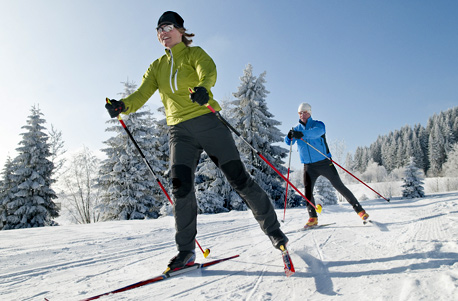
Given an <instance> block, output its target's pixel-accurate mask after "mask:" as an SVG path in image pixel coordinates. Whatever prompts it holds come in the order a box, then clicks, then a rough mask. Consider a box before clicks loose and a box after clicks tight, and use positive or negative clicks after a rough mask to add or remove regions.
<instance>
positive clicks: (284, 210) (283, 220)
mask: <svg viewBox="0 0 458 301" xmlns="http://www.w3.org/2000/svg"><path fill="white" fill-rule="evenodd" d="M292 150H293V144H292V143H291V144H290V145H289V159H288V175H287V176H286V178H287V179H288V181H289V169H290V167H291V151H292ZM287 199H288V182H286V189H285V208H284V209H283V219H282V220H281V221H282V222H285V219H286V218H285V216H286V200H287Z"/></svg>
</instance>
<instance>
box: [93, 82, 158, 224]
mask: <svg viewBox="0 0 458 301" xmlns="http://www.w3.org/2000/svg"><path fill="white" fill-rule="evenodd" d="M124 88H125V90H124V93H121V94H122V96H123V97H125V96H127V95H129V94H130V93H132V91H134V90H135V88H136V85H135V84H133V83H129V82H126V83H124ZM123 120H124V123H125V124H126V126H127V128H128V129H129V131H130V132H131V134H132V136H133V137H134V138H135V140H136V142H137V143H138V145H139V146H140V148H141V149H142V152H143V154H144V155H145V157H146V159H147V161H148V162H149V164H150V165H151V167H152V169H153V171H154V172H155V174H156V172H159V171H161V170H163V165H164V162H162V161H161V160H160V159H158V156H157V155H158V153H157V147H158V141H157V140H158V139H157V132H156V127H155V125H154V123H155V122H156V120H155V119H154V118H153V114H152V112H151V111H150V110H149V108H148V107H146V106H145V107H143V108H142V109H140V110H139V111H137V112H136V113H132V114H129V115H128V116H126V117H124V119H123ZM107 123H108V124H113V126H110V127H108V128H107V131H109V132H114V133H115V134H116V136H114V137H111V138H109V139H108V140H107V141H105V142H104V143H105V144H106V145H108V146H109V147H107V148H105V149H103V150H102V151H103V152H105V154H106V155H107V157H108V158H107V159H105V160H104V161H103V162H102V163H101V168H100V180H99V182H98V187H100V188H101V189H102V190H104V191H105V193H104V194H103V195H102V198H101V204H100V206H99V209H100V210H101V213H102V218H103V219H104V220H118V219H121V220H127V219H144V218H157V217H158V216H159V211H160V208H161V207H162V204H163V202H164V199H165V197H164V195H163V193H162V190H161V188H160V187H159V186H158V185H157V182H156V181H155V180H154V178H153V176H152V175H151V173H150V171H149V169H148V167H147V165H146V164H145V162H144V161H143V159H142V157H141V156H140V154H139V153H138V151H137V149H136V147H135V145H134V144H133V143H132V141H130V138H129V137H128V135H127V134H126V133H125V131H124V129H123V128H122V127H121V126H120V125H119V124H118V121H117V120H114V119H111V120H109V121H107ZM157 176H158V177H160V176H159V175H157ZM160 180H161V182H162V179H160Z"/></svg>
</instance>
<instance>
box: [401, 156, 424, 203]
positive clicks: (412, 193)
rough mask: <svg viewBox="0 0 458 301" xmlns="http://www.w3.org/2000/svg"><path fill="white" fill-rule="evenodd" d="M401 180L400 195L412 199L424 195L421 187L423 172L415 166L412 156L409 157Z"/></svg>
mask: <svg viewBox="0 0 458 301" xmlns="http://www.w3.org/2000/svg"><path fill="white" fill-rule="evenodd" d="M403 181H404V184H403V185H402V187H403V190H402V197H404V198H408V199H413V198H422V197H424V196H425V193H424V188H423V173H422V171H421V170H420V169H419V168H418V167H417V166H416V164H415V160H414V158H413V157H411V158H410V162H409V164H408V165H407V166H406V169H405V173H404V178H403Z"/></svg>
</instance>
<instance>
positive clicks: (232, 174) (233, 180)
mask: <svg viewBox="0 0 458 301" xmlns="http://www.w3.org/2000/svg"><path fill="white" fill-rule="evenodd" d="M221 170H222V171H223V172H224V174H225V175H226V178H227V180H228V181H229V183H230V184H231V186H232V187H234V189H235V190H238V189H242V188H243V187H244V186H245V185H247V183H248V182H249V180H251V178H250V177H249V175H248V174H247V172H246V170H245V166H243V163H242V161H240V160H233V161H229V162H227V163H224V164H223V165H221Z"/></svg>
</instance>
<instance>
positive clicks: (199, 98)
mask: <svg viewBox="0 0 458 301" xmlns="http://www.w3.org/2000/svg"><path fill="white" fill-rule="evenodd" d="M189 98H191V101H192V102H197V103H198V104H199V105H201V106H203V105H206V104H207V103H208V101H209V100H210V97H209V96H208V92H207V89H205V88H204V87H195V88H194V93H191V94H189Z"/></svg>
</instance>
